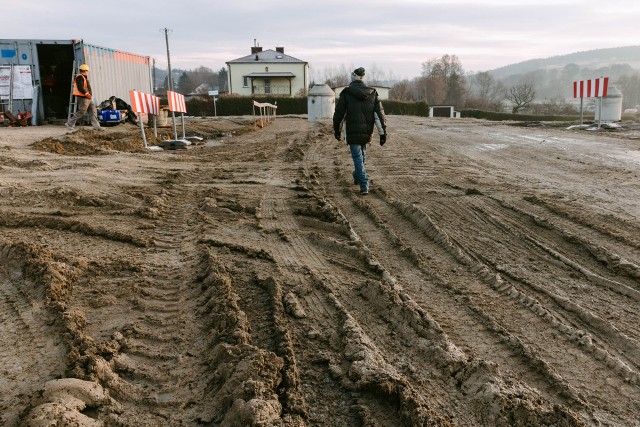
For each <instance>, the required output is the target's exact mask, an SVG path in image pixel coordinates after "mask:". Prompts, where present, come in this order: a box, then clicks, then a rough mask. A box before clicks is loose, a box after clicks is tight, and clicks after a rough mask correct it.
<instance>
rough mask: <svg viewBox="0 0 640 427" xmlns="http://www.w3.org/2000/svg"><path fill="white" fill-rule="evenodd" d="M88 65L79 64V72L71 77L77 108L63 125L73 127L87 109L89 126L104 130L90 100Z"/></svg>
mask: <svg viewBox="0 0 640 427" xmlns="http://www.w3.org/2000/svg"><path fill="white" fill-rule="evenodd" d="M88 75H89V66H88V65H87V64H82V65H81V66H80V73H79V74H78V75H76V77H75V78H74V79H73V94H74V95H75V97H76V103H77V106H78V109H77V111H76V113H75V114H74V115H73V116H71V118H70V119H69V121H68V122H66V123H65V124H64V125H65V126H66V127H67V128H69V129H72V130H73V129H75V126H76V122H77V121H78V120H79V119H80V118H81V117H82V116H84V115H85V113H86V112H87V111H89V119H90V120H91V126H93V128H94V129H95V130H104V129H102V128H101V127H100V122H98V111H97V110H96V106H95V104H94V103H93V102H92V101H91V85H90V84H89V78H88Z"/></svg>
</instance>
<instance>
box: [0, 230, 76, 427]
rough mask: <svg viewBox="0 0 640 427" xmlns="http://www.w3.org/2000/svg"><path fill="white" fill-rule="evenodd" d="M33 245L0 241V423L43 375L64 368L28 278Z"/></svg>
mask: <svg viewBox="0 0 640 427" xmlns="http://www.w3.org/2000/svg"><path fill="white" fill-rule="evenodd" d="M38 251H39V250H38V249H37V248H35V247H33V248H29V247H28V246H26V245H24V244H16V243H13V242H9V241H4V240H0V325H2V326H1V327H0V394H1V395H2V399H0V424H2V425H4V426H13V425H18V423H17V419H18V418H19V416H20V415H21V412H22V411H23V410H24V408H25V407H26V406H27V404H28V403H29V399H30V397H31V396H32V395H34V394H35V393H36V392H37V391H38V389H39V387H40V382H41V381H43V380H50V379H54V378H55V377H56V376H62V375H63V373H64V368H65V366H64V362H63V361H64V358H65V352H66V348H65V346H64V345H61V343H60V342H59V341H58V340H57V337H58V334H59V333H60V331H59V328H58V327H56V325H55V324H54V317H53V316H51V313H50V312H49V310H48V308H47V304H46V299H45V294H44V292H45V289H44V287H43V286H42V284H40V283H39V282H38V281H37V280H35V281H34V279H37V277H34V273H35V271H34V270H37V269H38V266H37V261H36V260H35V258H36V256H37V252H38Z"/></svg>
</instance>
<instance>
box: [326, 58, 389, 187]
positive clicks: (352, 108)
mask: <svg viewBox="0 0 640 427" xmlns="http://www.w3.org/2000/svg"><path fill="white" fill-rule="evenodd" d="M363 78H364V68H362V67H360V68H357V69H356V70H354V71H353V73H351V79H352V81H351V84H349V86H348V87H347V88H345V89H344V90H343V91H342V92H340V98H339V99H338V103H337V105H336V110H335V112H334V114H333V131H334V134H335V137H336V139H337V140H338V141H340V137H341V130H342V127H343V125H344V133H345V142H346V143H347V144H349V149H350V151H351V158H352V159H353V166H354V171H353V180H354V183H355V184H359V185H360V194H361V195H365V194H368V193H369V178H368V177H367V171H366V170H365V165H364V164H365V160H366V152H367V144H369V143H370V142H371V134H372V133H373V127H374V125H375V126H378V133H379V134H380V145H384V143H385V142H386V140H387V125H386V123H385V117H384V110H383V109H382V103H381V102H380V100H379V99H378V92H376V90H375V89H373V88H370V87H368V86H367V85H366V84H365V83H364V82H363V81H362V79H363Z"/></svg>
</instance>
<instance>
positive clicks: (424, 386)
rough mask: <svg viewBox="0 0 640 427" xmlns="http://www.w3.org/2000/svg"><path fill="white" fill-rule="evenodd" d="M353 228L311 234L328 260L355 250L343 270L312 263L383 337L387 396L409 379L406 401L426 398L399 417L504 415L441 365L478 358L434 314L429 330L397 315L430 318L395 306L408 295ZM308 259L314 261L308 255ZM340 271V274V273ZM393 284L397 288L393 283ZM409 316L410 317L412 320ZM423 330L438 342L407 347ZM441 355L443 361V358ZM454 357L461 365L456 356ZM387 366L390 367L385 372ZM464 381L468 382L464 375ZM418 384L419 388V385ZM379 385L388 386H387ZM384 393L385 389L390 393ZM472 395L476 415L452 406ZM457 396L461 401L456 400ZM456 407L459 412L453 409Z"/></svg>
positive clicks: (485, 372) (351, 310) (500, 398)
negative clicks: (345, 237) (341, 234)
mask: <svg viewBox="0 0 640 427" xmlns="http://www.w3.org/2000/svg"><path fill="white" fill-rule="evenodd" d="M311 151H313V150H311ZM305 175H306V176H307V177H308V178H310V179H309V185H310V186H311V187H313V186H314V185H317V184H319V183H318V180H317V178H318V176H317V173H316V171H312V170H311V168H308V167H307V168H306V171H305ZM320 186H321V184H320ZM325 190H326V188H325ZM319 201H322V199H319ZM325 203H326V202H325ZM329 206H330V205H329ZM331 209H333V210H334V211H335V208H333V207H331ZM335 215H336V216H337V217H342V214H341V213H340V211H337V213H336V214H335ZM342 218H344V217H342ZM341 221H342V222H343V223H346V224H348V222H345V221H346V219H342V220H341ZM349 234H350V235H351V236H354V239H355V240H352V241H350V242H344V243H340V242H337V241H336V239H326V238H324V239H318V238H317V237H315V233H313V232H312V233H309V237H310V238H309V243H307V245H309V244H314V245H315V246H317V247H318V248H319V249H320V251H321V252H320V254H321V255H322V256H323V257H324V258H326V259H327V260H328V259H330V258H331V257H340V256H345V254H349V253H351V255H349V258H351V263H346V264H345V265H344V266H343V268H342V269H341V270H339V273H336V271H337V270H336V268H331V269H327V268H326V262H325V263H321V264H319V265H312V264H310V266H309V269H310V271H311V272H312V273H313V274H314V276H315V277H317V279H316V280H317V281H318V282H320V283H323V284H324V286H325V288H328V291H329V292H330V293H331V294H332V295H335V298H337V301H338V302H339V303H340V306H341V307H345V308H346V307H348V309H347V312H346V313H347V314H348V315H349V316H350V317H351V318H352V319H354V320H355V321H356V322H357V325H360V326H359V327H361V328H363V330H365V331H366V333H365V335H366V336H367V340H368V341H370V340H372V339H373V341H372V342H376V343H377V345H376V344H372V345H373V348H375V350H374V353H376V354H380V355H381V356H380V357H382V358H383V359H384V360H387V362H386V363H387V364H390V365H388V366H391V367H392V368H391V369H386V368H383V369H382V372H381V373H380V375H382V376H384V375H388V374H389V372H388V371H389V370H391V371H393V372H396V373H395V374H393V375H391V377H393V378H394V380H393V383H394V384H395V386H394V388H393V389H394V390H396V391H395V392H393V393H392V394H391V395H389V394H387V396H386V398H387V399H391V400H392V401H395V402H398V399H399V397H398V395H396V394H395V393H396V392H397V391H398V390H400V389H403V387H402V386H401V384H409V387H408V388H407V389H406V390H410V391H409V394H408V396H409V397H407V396H405V397H406V399H404V400H403V399H400V401H401V402H403V405H404V404H408V402H414V403H415V402H417V401H420V402H421V404H420V405H418V406H417V407H419V408H422V409H417V410H415V411H410V412H409V415H408V417H409V418H407V413H406V412H403V411H401V413H400V414H399V416H401V418H399V419H398V420H401V421H402V422H407V421H408V420H409V419H423V420H424V419H425V418H424V417H425V416H427V414H431V415H430V416H435V418H434V419H440V420H441V422H442V420H444V419H447V418H451V417H453V419H457V420H458V421H460V420H466V422H467V423H468V422H471V423H473V421H471V420H472V419H473V417H474V416H477V417H479V418H478V419H485V420H486V419H495V418H494V417H498V418H499V416H498V415H497V414H492V413H491V410H490V409H488V408H487V407H486V406H484V404H486V402H484V404H483V402H481V401H482V399H481V398H479V397H478V395H474V394H473V393H469V395H467V393H465V392H463V391H461V389H459V388H458V387H459V385H458V386H456V385H455V384H452V383H451V382H450V380H449V379H448V378H449V375H450V372H449V371H448V370H447V369H446V368H443V367H442V365H440V366H439V364H444V365H445V366H447V365H450V364H451V363H452V360H457V359H460V358H462V359H461V360H459V362H460V363H462V366H464V368H463V369H460V368H452V367H451V368H449V369H453V370H454V372H458V373H459V374H460V372H462V371H465V369H468V368H469V367H470V366H471V365H473V363H465V361H464V356H463V355H461V354H460V353H459V351H458V350H456V349H455V347H453V346H451V344H450V342H449V340H448V338H447V337H446V336H445V335H444V334H443V333H442V330H441V329H440V328H439V326H438V325H437V323H435V322H434V321H433V320H428V321H427V324H429V325H432V326H431V327H430V328H427V329H428V330H430V331H431V332H425V330H424V329H422V328H420V327H417V330H416V326H415V325H416V323H414V322H415V321H416V320H413V321H408V320H407V319H406V318H405V317H403V316H400V317H398V316H397V314H398V311H400V312H405V315H409V316H411V317H414V319H415V316H418V318H423V317H422V316H427V318H428V315H427V314H426V312H424V311H422V310H421V309H420V311H418V313H422V314H420V315H417V314H416V312H415V311H413V310H412V309H406V308H405V309H403V308H402V307H403V306H405V305H406V304H403V303H400V304H399V306H400V307H396V308H395V309H394V308H392V307H393V306H395V305H398V301H403V299H402V298H401V297H400V294H399V291H398V290H397V289H396V290H392V291H390V293H389V291H388V290H386V291H385V289H387V288H386V287H387V286H391V285H390V284H389V283H394V281H393V279H389V280H391V282H384V281H383V282H379V280H380V279H381V278H382V277H384V274H385V270H384V269H383V268H381V266H380V264H379V263H378V262H377V261H376V260H375V258H374V257H372V255H371V253H370V252H369V250H368V249H367V248H366V246H363V245H362V241H360V239H359V238H358V236H357V234H355V233H354V232H353V230H350V232H349ZM350 245H353V246H355V250H354V251H352V250H350V249H349V246H350ZM323 252H324V253H323ZM305 259H307V258H305ZM320 259H322V258H320ZM354 259H358V262H357V263H356V265H357V264H358V263H359V264H361V266H360V267H356V268H354V264H353V260H354ZM307 261H308V262H310V261H309V260H308V259H307ZM363 273H364V275H363ZM336 274H339V275H338V276H336ZM386 274H388V273H386ZM380 283H387V285H381V284H380ZM392 289H395V288H393V287H392ZM381 291H382V293H383V294H385V293H389V294H388V295H387V296H386V299H385V298H382V300H381V299H380V298H371V295H375V294H376V293H379V292H381ZM367 296H368V297H367ZM404 296H405V299H406V298H408V300H407V301H410V303H409V306H415V302H413V301H412V300H411V298H410V297H409V296H408V294H406V293H404ZM385 301H386V302H385ZM393 301H396V302H393ZM364 307H366V308H364ZM387 313H391V318H388V317H387V316H388V315H389V314H387ZM356 319H357V320H356ZM407 322H409V323H408V324H407ZM419 323H420V322H419ZM433 330H436V331H437V330H439V331H440V333H436V335H435V336H434V335H433V333H434V332H433ZM421 334H422V336H423V337H424V336H426V337H430V338H436V337H439V338H437V339H436V340H435V343H433V342H431V343H430V342H429V341H428V340H424V338H423V339H422V341H426V342H425V343H424V344H422V345H421V346H417V348H413V347H411V346H409V348H405V347H407V345H408V344H407V343H409V342H415V341H418V342H420V336H421ZM400 348H402V349H403V350H399V349H400ZM391 349H393V350H391ZM438 349H440V350H438ZM434 351H435V355H436V357H435V359H436V361H433V360H432V361H431V362H428V363H427V365H426V366H425V365H424V364H425V361H424V358H425V353H426V354H434ZM399 354H401V355H402V356H399ZM407 354H411V356H410V357H409V356H407ZM442 354H444V355H445V356H444V360H448V362H444V361H443V359H439V357H437V356H440V357H443V356H442ZM382 355H384V356H382ZM407 359H410V362H409V363H407ZM347 360H348V359H347ZM437 360H440V361H439V362H438V361H437ZM350 362H354V360H353V359H351V360H350ZM431 363H433V365H431ZM453 363H454V365H455V363H456V362H453ZM351 365H353V363H351ZM481 365H482V364H481ZM482 366H483V367H482V368H479V371H480V372H482V373H481V374H480V376H481V377H483V378H485V379H486V380H488V381H495V380H498V381H499V382H500V381H502V380H500V379H498V378H500V377H501V376H500V374H498V373H497V371H492V369H494V368H488V367H487V365H482ZM416 367H417V368H416ZM412 371H413V372H414V373H415V372H419V374H414V375H413V376H415V377H418V378H412V381H408V380H407V376H406V375H412V374H411V372H412ZM348 372H353V370H350V371H348ZM384 372H387V373H386V374H385V373H384ZM398 372H401V373H402V374H397V373H398ZM425 372H427V373H428V374H424V373H425ZM423 374H424V375H423ZM443 374H444V375H443ZM421 375H422V376H421ZM460 375H461V378H464V375H462V374H460ZM347 378H348V376H347ZM489 378H491V380H489ZM344 381H345V379H343V382H344ZM462 381H463V383H464V379H463V380H462ZM416 384H421V386H420V387H418V386H417V385H416ZM370 386H373V385H370ZM414 387H417V389H415V388H414ZM467 387H468V385H467ZM481 388H482V387H481ZM374 389H375V386H374ZM463 389H464V387H463ZM378 391H379V392H382V391H383V390H378ZM467 391H468V390H467ZM501 392H502V393H504V394H501V393H497V395H494V396H493V397H492V399H495V401H494V403H496V402H500V403H498V406H501V405H504V406H502V407H501V411H505V412H509V411H510V410H513V407H511V406H510V405H511V403H509V402H511V401H510V398H509V397H508V396H509V395H510V392H509V391H508V390H506V389H503V390H501ZM438 393H441V394H440V396H439V397H438V396H437V395H438ZM528 393H531V395H532V396H533V395H535V392H533V391H532V390H529V392H528ZM382 394H383V395H384V393H382ZM426 396H428V397H426ZM425 399H427V400H428V403H427V401H425ZM469 400H471V401H472V402H473V401H474V402H475V406H476V407H477V408H478V411H477V412H476V413H475V414H474V415H470V414H469V413H468V412H465V411H461V410H458V411H455V410H453V409H452V407H459V408H462V407H465V406H466V405H468V403H469ZM456 401H457V402H458V403H455V402H456ZM434 402H437V403H434ZM452 402H453V403H452ZM438 404H439V405H441V407H438ZM430 405H433V406H430ZM401 406H402V405H401ZM409 406H411V405H409ZM374 407H375V406H373V405H372V408H374ZM425 411H426V412H425ZM432 411H434V412H432ZM440 411H442V412H440ZM538 411H539V412H538V413H537V416H540V417H541V418H544V417H546V416H547V415H548V412H546V410H545V409H542V408H538ZM383 412H384V411H383ZM452 412H454V413H453V414H452ZM535 413H536V412H535V410H534V412H531V413H529V416H531V415H533V414H535ZM434 414H435V415H434ZM437 414H440V415H437ZM443 414H446V416H443ZM543 414H544V415H543ZM534 416H535V415H534ZM412 417H413V418H412ZM468 417H471V418H468ZM569 418H571V416H569ZM575 421H577V420H575ZM463 423H464V421H463ZM391 424H393V422H391ZM409 424H410V423H409Z"/></svg>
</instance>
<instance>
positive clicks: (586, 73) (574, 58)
mask: <svg viewBox="0 0 640 427" xmlns="http://www.w3.org/2000/svg"><path fill="white" fill-rule="evenodd" d="M488 73H489V74H490V75H491V76H492V77H493V78H495V79H496V80H497V81H499V82H500V83H501V84H502V85H503V86H504V87H506V88H509V87H513V86H516V85H519V84H523V83H528V84H531V85H532V86H533V88H534V89H535V94H536V96H535V98H536V101H537V102H540V101H542V100H545V99H547V100H549V99H558V98H564V99H567V100H569V99H572V98H573V82H574V81H578V80H587V79H593V78H596V77H609V87H610V88H614V87H615V89H616V90H619V91H620V92H621V93H622V94H623V98H624V105H625V107H633V106H635V105H638V104H640V91H638V89H637V88H638V85H640V46H624V47H614V48H607V49H594V50H588V51H584V52H576V53H570V54H567V55H558V56H552V57H550V58H541V59H531V60H529V61H524V62H519V63H517V64H512V65H507V66H506V67H501V68H496V69H494V70H490V71H488ZM469 80H470V81H473V75H470V76H469Z"/></svg>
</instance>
